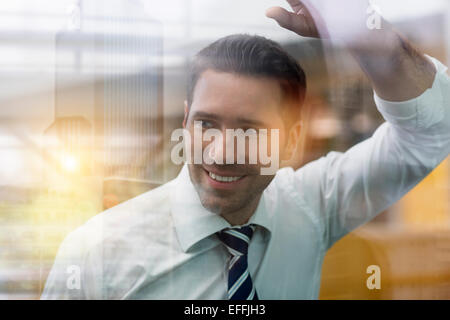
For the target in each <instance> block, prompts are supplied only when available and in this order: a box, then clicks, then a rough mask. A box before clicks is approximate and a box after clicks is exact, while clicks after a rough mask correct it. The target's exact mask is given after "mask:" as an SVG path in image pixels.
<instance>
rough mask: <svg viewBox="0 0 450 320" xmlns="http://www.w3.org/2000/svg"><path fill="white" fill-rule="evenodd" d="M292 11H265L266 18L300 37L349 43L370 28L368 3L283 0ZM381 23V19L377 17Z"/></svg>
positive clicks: (333, 0)
mask: <svg viewBox="0 0 450 320" xmlns="http://www.w3.org/2000/svg"><path fill="white" fill-rule="evenodd" d="M287 2H288V3H289V5H290V7H291V8H292V12H290V11H287V10H285V9H283V8H281V7H272V8H269V9H268V10H267V12H266V16H267V17H269V18H272V19H274V20H275V21H277V23H278V24H279V25H280V26H281V27H283V28H285V29H288V30H291V31H293V32H295V33H297V34H299V35H300V36H303V37H314V38H325V39H331V40H344V41H345V42H352V41H354V40H356V39H358V38H359V39H361V38H362V37H363V35H365V34H366V33H367V32H368V31H370V30H371V29H370V28H369V26H370V25H369V24H368V21H369V19H370V18H371V16H372V15H376V14H377V12H375V11H373V9H372V7H371V6H370V4H369V1H368V0H339V1H337V0H315V1H312V0H301V1H300V0H287ZM378 18H379V21H380V23H381V16H378Z"/></svg>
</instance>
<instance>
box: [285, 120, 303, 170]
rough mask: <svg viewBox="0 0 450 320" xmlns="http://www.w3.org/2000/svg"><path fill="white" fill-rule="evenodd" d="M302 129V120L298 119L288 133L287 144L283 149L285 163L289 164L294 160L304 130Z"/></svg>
mask: <svg viewBox="0 0 450 320" xmlns="http://www.w3.org/2000/svg"><path fill="white" fill-rule="evenodd" d="M301 129H302V124H301V121H296V122H295V123H294V124H293V125H292V126H291V128H290V129H289V132H288V135H287V137H286V138H287V142H286V146H285V148H284V151H283V160H282V162H284V165H287V164H288V163H289V162H290V161H292V159H293V158H294V156H295V154H296V152H297V147H298V144H299V142H300V136H301V132H302V130H301ZM282 166H283V165H282Z"/></svg>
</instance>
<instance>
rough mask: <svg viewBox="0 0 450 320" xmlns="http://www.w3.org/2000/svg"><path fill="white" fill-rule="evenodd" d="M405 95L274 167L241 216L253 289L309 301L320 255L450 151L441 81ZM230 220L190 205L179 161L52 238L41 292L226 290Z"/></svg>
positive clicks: (90, 295) (192, 295)
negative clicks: (295, 165) (56, 243)
mask: <svg viewBox="0 0 450 320" xmlns="http://www.w3.org/2000/svg"><path fill="white" fill-rule="evenodd" d="M431 59H432V61H433V62H434V64H435V66H436V68H437V71H438V72H437V75H436V78H435V80H434V83H433V86H432V88H430V89H428V90H427V91H426V92H425V93H423V94H422V95H421V96H420V97H417V98H415V99H412V100H409V101H405V102H395V103H393V102H388V101H384V100H382V99H380V98H379V97H377V95H376V94H375V95H374V96H375V102H376V105H377V108H378V110H379V111H380V112H381V114H382V115H383V116H384V118H385V120H387V121H386V122H385V123H383V124H382V125H381V126H380V127H379V128H378V129H377V130H376V132H375V133H374V134H373V136H372V137H371V138H369V139H367V140H365V141H363V142H361V143H359V144H357V145H355V146H354V147H352V148H351V149H350V150H348V151H347V152H345V153H338V152H330V153H328V154H327V155H326V156H324V157H322V158H320V159H318V160H316V161H313V162H311V163H309V164H307V165H305V166H304V167H302V168H300V169H298V170H296V171H294V170H293V169H292V168H282V169H280V170H279V171H278V172H277V174H276V176H275V178H274V179H273V181H272V182H271V184H270V185H269V186H268V187H267V189H266V190H265V191H264V193H263V195H262V197H261V200H260V202H259V205H258V207H257V209H256V211H255V213H254V214H253V216H252V217H251V219H250V220H249V222H248V223H247V224H255V225H256V226H257V227H256V230H255V233H254V236H253V238H252V239H251V242H250V245H249V252H248V265H249V271H250V274H251V277H252V279H253V282H254V284H255V287H256V290H257V293H258V296H259V298H260V299H317V298H318V295H319V287H320V275H321V267H322V262H323V258H324V255H325V253H326V251H327V249H329V248H330V247H331V245H332V244H333V243H335V242H336V241H337V240H338V239H340V238H341V237H342V236H344V235H345V234H347V233H348V232H350V231H351V230H353V229H354V228H356V227H358V226H360V225H362V224H364V223H366V222H368V221H369V220H371V219H372V218H374V217H375V216H376V215H377V214H378V213H380V212H382V211H383V210H385V209H386V208H388V207H389V206H391V205H392V204H393V203H395V202H396V201H398V200H399V199H400V198H401V197H402V196H403V195H405V194H406V193H407V192H408V191H409V190H411V189H412V188H413V187H414V186H415V185H417V183H418V182H420V181H421V180H422V179H423V178H425V177H426V176H427V175H428V174H429V173H430V172H431V171H432V170H433V169H434V168H435V167H436V166H437V165H438V164H439V163H440V162H442V161H443V160H444V159H445V158H446V157H447V156H448V154H449V152H450V80H449V77H448V76H447V75H446V74H445V71H446V67H445V66H443V65H442V64H441V63H440V62H439V61H437V60H435V59H433V58H431ZM226 227H230V225H229V224H228V223H227V222H226V221H225V220H224V219H223V218H222V217H220V216H218V215H216V214H214V213H211V212H209V211H207V210H206V209H205V208H204V207H203V206H202V205H201V203H200V200H199V197H198V195H197V192H196V191H195V189H194V187H193V185H192V183H191V181H190V178H189V173H188V170H187V167H186V166H184V167H183V169H182V170H181V172H180V174H179V176H178V177H177V178H176V179H174V180H172V181H170V182H168V183H166V184H164V185H162V186H161V187H159V188H157V189H154V190H152V191H149V192H147V193H144V194H142V195H140V196H138V197H136V198H134V199H131V200H129V201H126V202H124V203H122V204H120V205H118V206H116V207H113V208H111V209H109V210H107V211H105V212H103V213H101V214H99V215H97V216H95V217H93V218H92V219H90V220H89V221H88V222H87V223H85V224H84V225H83V226H81V227H80V228H78V229H76V230H75V231H73V232H72V233H70V234H69V235H68V236H67V238H66V239H65V240H64V242H63V243H62V245H61V247H60V249H59V252H58V255H57V258H56V261H55V264H54V266H53V269H52V270H51V272H50V275H49V277H48V279H47V283H46V286H45V289H44V292H43V294H42V299H227V279H228V275H227V262H228V259H229V253H228V252H227V250H226V249H225V247H224V246H223V244H222V243H221V242H220V240H219V239H218V238H217V236H216V235H215V233H216V232H218V231H220V230H222V229H224V228H226Z"/></svg>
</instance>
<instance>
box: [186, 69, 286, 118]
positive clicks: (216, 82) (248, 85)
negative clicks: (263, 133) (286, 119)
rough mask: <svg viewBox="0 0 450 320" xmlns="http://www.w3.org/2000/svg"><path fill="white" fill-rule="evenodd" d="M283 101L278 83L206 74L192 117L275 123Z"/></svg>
mask: <svg viewBox="0 0 450 320" xmlns="http://www.w3.org/2000/svg"><path fill="white" fill-rule="evenodd" d="M281 101H282V92H281V88H280V85H279V84H278V81H277V80H275V79H270V78H264V77H252V76H245V75H239V74H234V73H227V72H218V71H214V70H206V71H205V72H203V73H202V75H201V76H200V78H199V79H198V81H197V84H196V86H195V90H194V93H193V99H192V105H191V106H190V114H191V115H192V114H195V113H196V112H206V113H210V114H214V115H216V116H218V117H220V118H222V119H224V120H225V119H227V120H230V121H232V120H236V119H242V118H247V119H248V118H249V119H253V120H256V121H261V122H268V121H269V122H273V121H274V120H276V119H275V118H277V117H280V119H281V116H280V110H281V109H280V108H281Z"/></svg>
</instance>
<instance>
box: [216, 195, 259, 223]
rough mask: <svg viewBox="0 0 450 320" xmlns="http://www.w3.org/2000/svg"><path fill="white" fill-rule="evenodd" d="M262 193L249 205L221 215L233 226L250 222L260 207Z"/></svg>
mask: <svg viewBox="0 0 450 320" xmlns="http://www.w3.org/2000/svg"><path fill="white" fill-rule="evenodd" d="M260 199H261V195H259V196H258V197H256V198H255V199H254V200H253V201H251V202H250V203H249V204H248V205H247V206H245V207H243V208H241V209H239V210H237V211H233V212H228V213H223V214H222V215H221V216H222V217H223V218H224V219H225V220H226V221H227V222H228V223H229V224H231V225H232V226H240V225H243V224H245V223H247V222H248V220H250V218H251V216H252V215H253V214H254V213H255V211H256V208H257V207H258V203H259V200H260Z"/></svg>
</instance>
